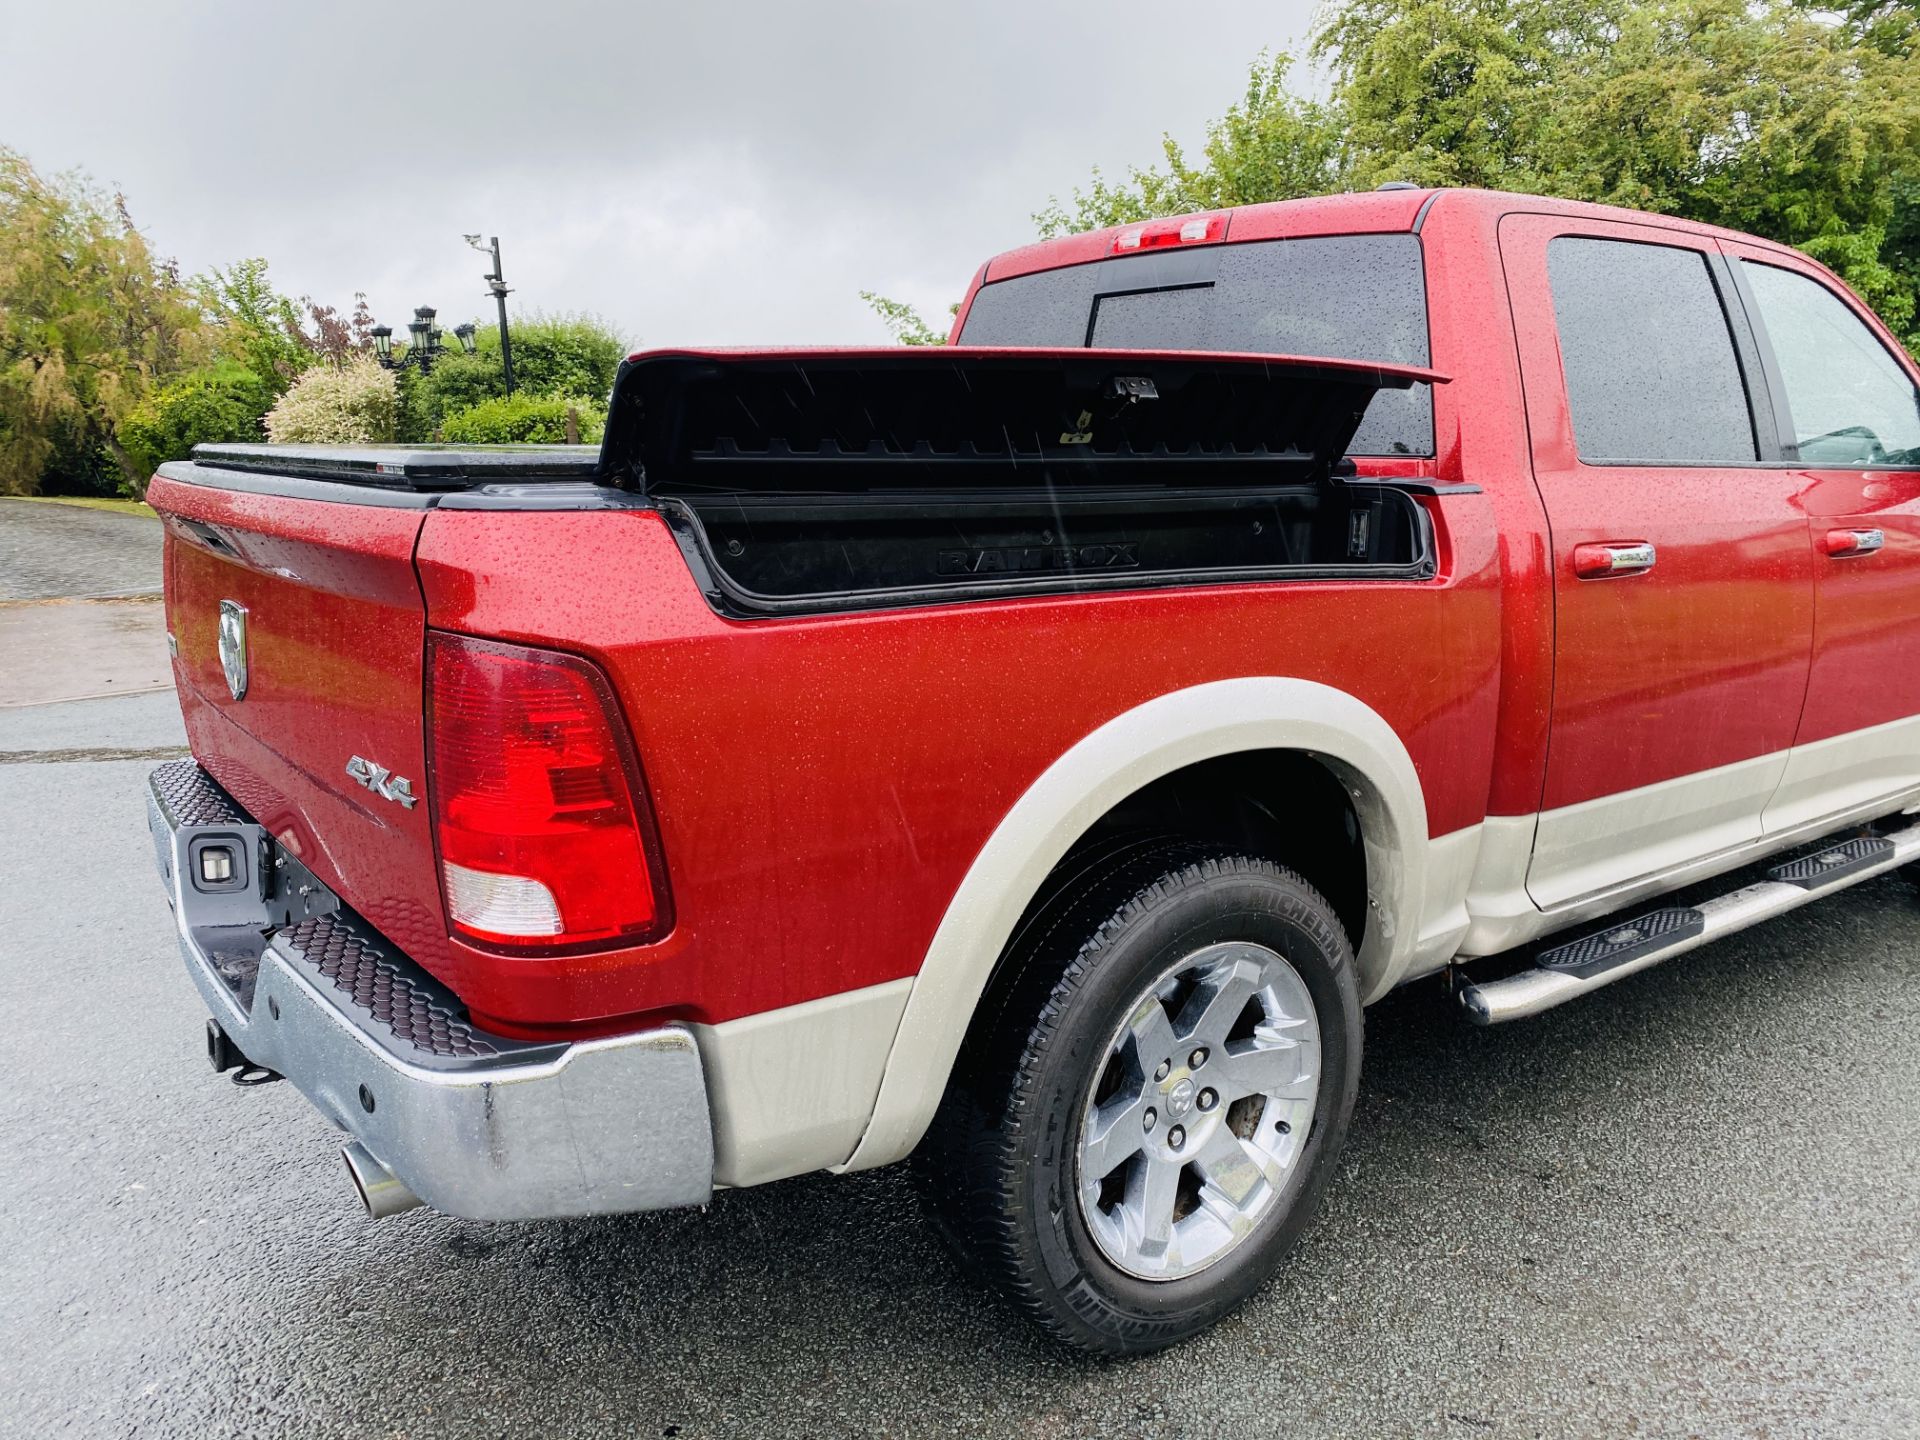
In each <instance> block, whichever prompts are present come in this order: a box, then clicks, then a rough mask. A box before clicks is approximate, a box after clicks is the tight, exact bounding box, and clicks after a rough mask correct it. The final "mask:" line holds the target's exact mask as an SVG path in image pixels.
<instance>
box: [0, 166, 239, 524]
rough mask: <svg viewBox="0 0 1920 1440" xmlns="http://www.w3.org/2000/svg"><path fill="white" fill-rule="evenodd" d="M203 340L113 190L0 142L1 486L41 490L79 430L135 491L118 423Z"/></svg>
mask: <svg viewBox="0 0 1920 1440" xmlns="http://www.w3.org/2000/svg"><path fill="white" fill-rule="evenodd" d="M208 343H209V337H208V334H207V326H206V322H205V319H204V317H203V315H202V313H201V310H200V307H199V305H198V304H197V303H196V301H195V298H194V295H193V293H192V291H191V290H190V289H189V288H188V287H187V286H186V285H184V284H182V283H181V280H180V277H179V275H178V273H177V272H176V271H175V269H174V267H173V266H172V265H171V263H169V262H165V261H161V260H157V259H156V258H155V257H154V255H153V254H152V252H151V251H150V250H149V249H148V246H147V242H146V238H145V237H144V236H143V235H141V233H140V231H139V229H138V227H136V226H135V225H134V223H133V220H132V217H131V216H130V215H129V214H128V213H127V208H126V205H125V203H124V201H122V200H121V198H120V197H118V196H109V195H105V194H103V193H101V192H99V191H97V190H96V189H94V188H93V187H92V186H90V185H88V184H87V183H86V182H84V181H82V180H80V179H78V178H75V177H71V176H66V177H59V178H56V179H51V180H49V179H47V178H45V177H43V176H41V175H39V174H38V173H36V172H35V170H34V169H33V167H32V166H31V165H29V164H28V163H27V161H26V159H25V158H24V157H23V156H21V155H19V154H17V153H16V152H14V151H11V150H5V149H0V493H9V494H29V493H31V492H32V491H33V490H34V489H36V488H37V487H38V485H39V481H40V475H41V472H42V470H43V468H44V467H45V465H46V463H47V461H48V459H49V457H50V456H51V455H52V453H53V449H54V446H55V444H56V442H57V441H58V440H59V438H60V437H61V436H62V434H63V433H65V434H68V435H72V434H74V433H76V432H77V434H78V435H79V437H80V443H82V444H97V445H99V446H101V447H104V449H105V450H106V452H107V453H108V454H110V455H111V456H112V457H113V461H114V463H115V465H117V466H118V467H119V469H120V471H121V474H122V475H123V477H124V479H125V482H126V486H127V488H128V489H129V490H131V491H132V492H134V493H136V494H137V493H139V491H140V490H141V489H142V488H143V487H144V485H145V483H146V479H147V477H146V475H145V473H143V471H142V468H141V466H140V465H139V464H138V463H137V462H136V461H135V460H134V459H133V457H132V456H131V455H130V454H129V453H128V451H127V449H126V447H125V446H124V445H123V444H122V443H121V441H120V436H119V426H120V423H121V422H122V421H123V420H124V419H125V418H126V416H127V415H128V414H129V413H131V412H132V410H133V409H134V407H136V406H137V405H138V404H139V403H140V401H141V400H142V399H143V398H144V397H145V396H146V395H147V393H148V392H149V391H150V390H151V389H152V388H153V387H154V386H155V385H157V384H159V383H160V382H162V381H164V380H165V379H166V378H167V377H168V376H170V375H173V374H176V373H179V372H180V371H182V370H184V369H186V368H188V367H189V366H191V365H193V364H194V363H195V362H196V361H197V360H198V359H199V358H201V356H202V355H203V354H204V353H205V350H206V347H207V345H208Z"/></svg>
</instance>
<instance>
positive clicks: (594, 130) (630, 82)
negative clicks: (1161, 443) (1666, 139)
mask: <svg viewBox="0 0 1920 1440" xmlns="http://www.w3.org/2000/svg"><path fill="white" fill-rule="evenodd" d="M1311 15H1312V3H1311V0H1265V3H1261V0H1222V3H1218V4H1208V3H1200V0H1188V3H1178V0H1161V3H1151V0H1144V3H1143V0H1104V3H1100V4H1079V3H1075V4H1071V5H1068V4H1048V3H1046V0H1025V3H1002V0H969V3H955V0H948V3H941V4H925V5H922V4H908V3H896V4H882V3H878V0H872V3H864V4H863V3H856V0H833V3H810V4H806V3H788V4H776V3H771V0H761V3H754V4H740V5H727V4H718V3H709V4H704V5H703V4H699V3H679V4H656V3H646V0H626V3H620V4H612V5H589V4H578V3H572V0H520V3H503V0H466V3H460V4H452V3H440V0H431V3H426V0H386V3H373V4H368V3H359V0H353V3H342V0H322V3H319V4H305V3H285V0H252V3H219V4H204V3H203V4H197V5H190V4H167V3H159V4H156V3H154V0H142V3H126V0H111V3H107V0H60V3H54V4H47V3H40V4H32V5H29V4H27V3H26V0H4V8H3V9H0V16H4V34H5V42H4V53H5V60H4V62H0V144H6V145H10V146H12V147H14V148H16V149H18V150H21V151H24V152H25V153H26V155H27V156H28V158H29V159H31V160H32V161H33V163H34V164H35V165H36V166H37V167H39V168H40V169H41V170H43V171H48V172H51V171H57V170H64V169H68V168H70V167H78V168H82V169H85V170H87V171H89V172H90V173H91V174H92V175H93V176H94V177H95V178H96V179H97V180H99V181H101V182H103V183H105V184H109V185H112V186H117V187H119V188H121V189H123V190H124V191H125V192H126V194H127V196H128V200H129V203H130V204H131V206H132V209H133V213H134V216H135V218H136V219H137V220H138V221H139V223H140V225H141V226H142V228H143V229H144V230H145V231H146V232H147V235H148V237H149V238H150V239H151V240H152V242H153V244H154V246H155V248H156V250H157V251H158V252H159V253H161V254H164V255H173V256H176V257H177V258H178V259H179V260H180V262H181V264H182V266H183V267H184V268H185V269H186V270H187V271H188V272H190V273H191V272H193V271H197V270H201V269H204V268H205V267H207V266H209V265H213V264H223V263H226V262H228V261H231V260H235V259H238V258H240V257H243V256H248V255H263V256H265V257H267V258H268V260H269V261H271V262H272V266H273V271H272V273H273V278H274V281H275V283H276V285H277V286H278V287H279V288H280V289H281V290H283V291H286V292H288V293H291V294H294V295H300V294H311V295H313V296H314V297H315V298H317V299H321V300H324V301H327V302H330V303H332V304H335V305H337V306H339V307H340V308H341V309H342V310H345V309H346V308H347V307H348V306H349V305H350V304H351V301H352V296H353V292H354V291H356V290H364V291H366V292H367V295H368V298H369V300H370V301H371V303H372V305H373V307H374V311H375V313H376V314H377V315H378V316H379V317H380V318H381V319H382V320H384V321H385V322H386V323H388V324H391V325H393V326H395V327H396V328H397V327H400V326H402V325H404V324H405V321H406V319H407V318H408V316H410V315H411V313H412V309H413V307H414V306H415V305H417V304H422V303H427V304H435V305H438V306H439V308H440V313H441V317H442V321H443V323H444V324H446V325H448V326H449V328H450V327H451V325H452V324H453V323H454V322H455V321H457V320H458V319H460V318H463V317H465V316H469V315H473V316H479V315H482V314H490V312H491V306H490V305H489V304H488V302H487V301H486V298H485V287H484V286H483V285H482V283H481V281H480V278H479V277H480V274H481V272H482V271H483V270H484V269H485V268H486V262H485V261H484V260H483V259H482V257H480V256H478V255H475V254H473V253H472V252H471V251H469V250H467V249H466V248H465V246H464V245H463V244H462V242H461V239H460V237H461V234H462V233H463V232H466V231H475V230H478V231H481V232H483V233H485V234H488V235H493V234H497V235H499V236H500V243H501V248H502V250H503V251H504V254H505V259H506V273H507V280H508V283H509V284H511V285H512V286H513V287H514V290H515V294H514V303H515V304H516V305H524V306H526V307H528V308H533V309H545V310H592V311H596V312H598V313H599V314H601V315H603V316H605V317H606V318H607V319H608V320H609V321H611V322H612V323H613V324H614V325H615V326H616V328H618V329H620V330H621V331H622V332H623V333H624V334H625V335H626V336H627V337H628V338H629V339H630V340H631V341H633V342H634V343H636V344H644V345H664V344H697V343H712V344H748V343H754V342H761V341H764V342H769V343H796V342H808V341H816V342H848V341H869V340H879V339H882V338H884V332H883V331H882V330H881V329H880V327H879V325H878V322H877V321H875V320H874V319H873V317H872V315H871V314H870V313H869V312H868V310H867V309H866V307H865V306H864V305H863V304H862V303H861V301H860V299H859V296H858V292H859V291H860V290H862V289H872V290H879V291H881V292H883V293H885V294H890V295H893V296H895V297H897V298H900V299H904V300H909V301H911V302H913V303H915V304H917V305H920V306H921V307H923V309H924V311H925V312H927V313H928V314H929V315H931V314H933V313H935V312H939V313H941V314H944V309H945V306H946V305H947V304H949V303H951V302H952V301H954V300H957V299H958V298H959V297H960V296H961V294H962V293H963V292H964V290H965V288H966V284H967V282H968V280H969V279H970V278H971V276H972V273H973V271H974V269H975V268H976V267H977V266H978V265H979V263H980V262H981V261H982V260H984V259H985V258H986V257H987V256H989V255H991V254H993V253H995V252H997V251H1000V250H1004V249H1007V248H1009V247H1011V246H1014V245H1019V244H1023V243H1025V242H1026V241H1028V240H1031V239H1032V238H1033V236H1034V231H1033V223H1032V220H1031V218H1030V217H1031V215H1032V213H1033V212H1034V211H1035V210H1037V209H1039V208H1040V207H1041V206H1043V205H1044V204H1045V203H1046V201H1047V198H1048V196H1049V195H1050V194H1055V193H1059V194H1062V195H1064V194H1065V193H1066V192H1067V191H1068V190H1069V189H1070V188H1071V187H1072V186H1073V185H1074V184H1075V183H1078V182H1084V180H1085V179H1086V178H1087V175H1088V173H1089V171H1090V170H1091V168H1092V167H1093V166H1094V165H1096V164H1097V165H1100V166H1102V167H1103V168H1104V169H1106V170H1107V171H1108V172H1109V173H1110V174H1118V173H1120V172H1122V171H1124V169H1125V168H1126V166H1127V165H1128V164H1130V163H1146V162H1150V161H1152V160H1154V159H1156V158H1157V157H1158V154H1159V149H1158V140H1159V136H1160V134H1161V132H1162V131H1171V132H1172V133H1173V134H1174V135H1175V137H1176V138H1179V139H1181V140H1182V141H1184V142H1188V143H1190V145H1191V146H1192V147H1193V148H1195V149H1197V148H1198V145H1199V142H1200V140H1201V138H1202V136H1203V133H1204V126H1205V122H1206V121H1207V119H1208V118H1210V117H1212V116H1215V115H1218V114H1219V113H1220V112H1222V111H1223V110H1224V109H1225V108H1226V107H1227V106H1228V105H1229V104H1231V103H1232V102H1233V101H1234V100H1235V99H1236V98H1237V97H1238V95H1239V94H1240V92H1241V91H1242V89H1243V88H1244V86H1245V80H1246V73H1247V67H1248V65H1249V63H1250V62H1251V61H1252V60H1253V58H1254V56H1255V55H1256V54H1257V53H1258V52H1259V51H1260V50H1261V49H1262V48H1263V47H1264V48H1273V49H1287V48H1291V49H1293V50H1295V51H1298V50H1299V49H1301V48H1303V44H1304V41H1303V37H1304V36H1305V34H1306V32H1307V29H1308V26H1309V24H1310V21H1311Z"/></svg>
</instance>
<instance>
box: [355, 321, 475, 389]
mask: <svg viewBox="0 0 1920 1440" xmlns="http://www.w3.org/2000/svg"><path fill="white" fill-rule="evenodd" d="M437 313H438V312H437V311H436V310H435V309H434V308H433V307H432V306H431V305H422V306H420V307H419V308H418V309H416V310H415V311H414V312H413V319H411V320H409V321H408V322H407V343H406V344H405V345H404V346H402V347H401V350H400V353H399V354H398V355H396V354H394V353H393V327H392V326H391V325H376V326H374V327H373V353H374V355H375V356H376V357H377V358H378V359H379V361H380V363H381V365H383V366H384V367H386V368H387V369H389V370H404V369H406V367H407V366H409V365H418V366H419V367H420V373H421V374H422V375H425V374H427V373H428V372H429V371H431V370H432V369H433V362H434V361H435V360H437V359H439V358H440V357H441V356H442V355H444V354H446V353H447V347H446V346H445V345H444V344H442V343H441V341H442V338H443V335H444V332H443V331H442V330H441V329H440V328H439V327H438V326H437V325H435V324H434V323H433V317H434V316H435V315H436V314H437ZM453 333H454V336H455V337H456V338H457V339H458V340H459V341H460V348H461V349H462V350H464V351H466V352H467V354H469V355H471V354H472V353H473V326H471V325H456V326H454V327H453Z"/></svg>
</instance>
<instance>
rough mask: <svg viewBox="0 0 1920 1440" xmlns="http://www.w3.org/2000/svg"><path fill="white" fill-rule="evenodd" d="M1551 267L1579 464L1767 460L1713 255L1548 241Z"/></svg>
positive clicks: (1603, 242) (1582, 241) (1660, 247)
mask: <svg viewBox="0 0 1920 1440" xmlns="http://www.w3.org/2000/svg"><path fill="white" fill-rule="evenodd" d="M1547 272H1548V276H1549V279H1550V283H1551V285H1552V287H1553V313H1554V319H1555V321H1556V322H1557V323H1558V325H1559V328H1560V363H1561V365H1562V367H1563V368H1564V369H1565V371H1566V377H1567V402H1568V404H1569V405H1570V406H1571V407H1572V409H1573V436H1574V441H1575V443H1576V444H1578V446H1579V448H1580V458H1581V459H1582V460H1598V461H1606V460H1616V461H1617V460H1644V461H1648V462H1652V463H1661V462H1665V463H1668V464H1681V465H1713V464H1728V463H1732V462H1737V461H1743V460H1753V459H1756V458H1758V451H1757V450H1756V449H1755V448H1754V443H1753V418H1752V416H1751V415H1749V414H1748V412H1747V392H1746V387H1745V385H1744V383H1743V382H1742V380H1741V376H1740V363H1739V361H1738V360H1737V359H1736V358H1735V356H1734V351H1733V337H1732V335H1730V334H1729V333H1728V331H1727V317H1726V313H1725V312H1724V311H1723V310H1722V309H1721V307H1720V296H1719V293H1718V292H1717V291H1716V290H1715V289H1714V285H1713V276H1712V273H1711V272H1710V271H1709V270H1708V268H1707V258H1706V256H1704V255H1702V254H1700V253H1699V252H1698V251H1695V250H1679V249H1675V248H1673V247H1672V246H1667V245H1640V244H1635V243H1633V242H1631V241H1622V240H1588V239H1583V238H1578V237H1573V236H1563V237H1562V238H1560V239H1557V240H1554V241H1552V242H1551V243H1549V244H1548V246H1547Z"/></svg>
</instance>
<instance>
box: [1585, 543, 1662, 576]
mask: <svg viewBox="0 0 1920 1440" xmlns="http://www.w3.org/2000/svg"><path fill="white" fill-rule="evenodd" d="M1653 561H1654V549H1653V542H1652V541H1650V540H1630V541H1625V542H1623V543H1620V544H1607V545H1576V546H1574V547H1573V573H1574V574H1576V575H1578V576H1579V577H1580V578H1581V579H1582V580H1601V579H1604V578H1606V577H1607V576H1609V575H1638V574H1640V573H1641V572H1642V571H1643V570H1651V569H1652V568H1653Z"/></svg>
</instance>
